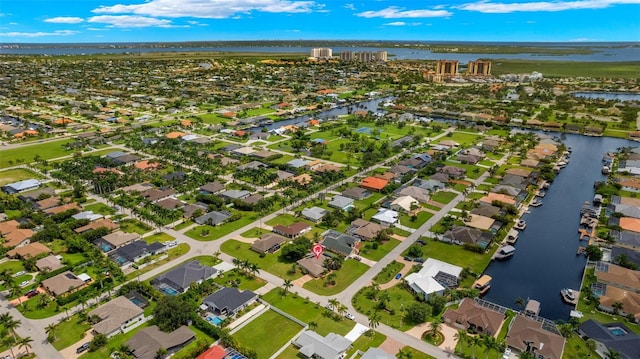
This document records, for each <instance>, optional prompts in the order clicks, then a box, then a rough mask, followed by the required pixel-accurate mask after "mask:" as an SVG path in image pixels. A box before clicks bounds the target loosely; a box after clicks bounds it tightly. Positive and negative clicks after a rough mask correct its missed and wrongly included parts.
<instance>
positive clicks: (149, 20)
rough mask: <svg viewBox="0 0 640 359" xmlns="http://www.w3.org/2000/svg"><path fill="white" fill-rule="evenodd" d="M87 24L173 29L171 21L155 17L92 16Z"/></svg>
mask: <svg viewBox="0 0 640 359" xmlns="http://www.w3.org/2000/svg"><path fill="white" fill-rule="evenodd" d="M87 22H91V23H101V24H108V25H109V26H110V27H121V28H133V27H151V26H158V27H172V26H173V25H171V20H166V19H156V18H153V17H145V16H135V15H101V16H92V17H90V18H89V19H87Z"/></svg>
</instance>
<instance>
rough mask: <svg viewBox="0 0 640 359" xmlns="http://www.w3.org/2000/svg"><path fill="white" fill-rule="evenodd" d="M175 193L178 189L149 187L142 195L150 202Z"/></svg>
mask: <svg viewBox="0 0 640 359" xmlns="http://www.w3.org/2000/svg"><path fill="white" fill-rule="evenodd" d="M175 193H176V191H174V190H173V189H171V188H149V189H147V190H145V191H143V192H141V193H140V195H141V196H142V197H144V198H145V199H147V200H148V201H149V202H152V203H155V202H157V201H159V200H161V199H165V198H167V197H169V196H173V195H174V194H175Z"/></svg>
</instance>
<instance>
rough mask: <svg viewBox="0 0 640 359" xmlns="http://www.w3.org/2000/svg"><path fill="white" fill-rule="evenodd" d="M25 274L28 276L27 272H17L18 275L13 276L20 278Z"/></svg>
mask: <svg viewBox="0 0 640 359" xmlns="http://www.w3.org/2000/svg"><path fill="white" fill-rule="evenodd" d="M23 274H27V272H25V271H23V270H21V271H20V272H17V273H16V274H14V275H13V276H14V277H19V276H21V275H23Z"/></svg>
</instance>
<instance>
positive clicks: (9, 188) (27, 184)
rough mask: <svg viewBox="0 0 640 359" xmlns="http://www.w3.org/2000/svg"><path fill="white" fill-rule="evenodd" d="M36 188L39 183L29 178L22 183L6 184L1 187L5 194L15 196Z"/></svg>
mask: <svg viewBox="0 0 640 359" xmlns="http://www.w3.org/2000/svg"><path fill="white" fill-rule="evenodd" d="M38 187H40V181H38V180H37V179H33V178H31V179H26V180H24V181H19V182H14V183H9V184H6V185H4V186H2V190H3V191H4V192H5V193H7V194H15V193H20V192H25V191H29V190H32V189H36V188H38Z"/></svg>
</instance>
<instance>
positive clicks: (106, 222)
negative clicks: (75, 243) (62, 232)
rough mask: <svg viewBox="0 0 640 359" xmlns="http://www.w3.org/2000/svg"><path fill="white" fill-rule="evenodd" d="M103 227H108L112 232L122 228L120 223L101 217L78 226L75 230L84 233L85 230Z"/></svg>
mask: <svg viewBox="0 0 640 359" xmlns="http://www.w3.org/2000/svg"><path fill="white" fill-rule="evenodd" d="M102 227H104V228H106V229H107V230H108V231H109V232H111V231H113V230H115V229H118V228H120V225H118V224H117V223H114V222H113V221H112V220H110V219H108V218H103V219H99V220H97V221H94V222H91V223H89V224H87V225H86V226H82V227H78V228H76V229H74V230H73V231H74V232H76V233H84V232H87V231H91V230H94V229H98V228H102Z"/></svg>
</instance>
